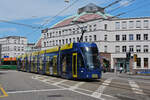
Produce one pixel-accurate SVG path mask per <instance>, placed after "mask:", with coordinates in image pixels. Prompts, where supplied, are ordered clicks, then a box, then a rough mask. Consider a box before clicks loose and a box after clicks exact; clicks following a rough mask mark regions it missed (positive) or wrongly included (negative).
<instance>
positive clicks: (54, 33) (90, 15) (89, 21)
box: [39, 4, 150, 72]
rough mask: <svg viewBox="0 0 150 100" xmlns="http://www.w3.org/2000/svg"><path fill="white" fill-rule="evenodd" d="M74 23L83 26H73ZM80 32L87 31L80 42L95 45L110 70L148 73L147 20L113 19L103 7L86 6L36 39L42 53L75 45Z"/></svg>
mask: <svg viewBox="0 0 150 100" xmlns="http://www.w3.org/2000/svg"><path fill="white" fill-rule="evenodd" d="M77 21H78V22H83V23H74V22H77ZM81 29H85V30H86V32H85V33H84V36H83V41H84V42H95V43H96V44H97V45H98V48H99V52H100V55H101V59H102V60H101V61H102V62H103V61H106V62H107V66H109V69H110V70H115V69H119V68H120V66H122V67H123V68H124V69H125V70H126V71H128V72H130V71H131V70H132V71H133V72H134V71H139V70H140V71H144V70H150V17H141V18H112V16H111V15H109V14H106V13H105V12H104V8H101V7H98V6H96V5H94V4H89V5H87V6H85V7H82V8H80V9H79V10H78V13H77V14H76V15H74V16H70V17H68V18H66V19H64V20H62V21H61V22H59V23H56V24H55V25H54V26H53V27H51V28H48V29H45V30H43V31H42V34H41V39H40V40H39V41H40V43H41V46H42V50H44V49H48V48H51V47H53V46H56V45H63V44H66V43H71V42H78V41H79V38H80V37H81V33H82V31H81ZM127 52H130V53H131V59H130V62H129V60H127V59H126V53H127ZM134 54H136V55H137V59H136V62H135V61H134V60H133V55H134ZM104 63H105V62H104ZM129 65H130V66H129Z"/></svg>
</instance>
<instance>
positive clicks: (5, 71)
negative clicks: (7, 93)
mask: <svg viewBox="0 0 150 100" xmlns="http://www.w3.org/2000/svg"><path fill="white" fill-rule="evenodd" d="M1 72H4V73H8V72H17V71H16V70H3V71H0V73H1Z"/></svg>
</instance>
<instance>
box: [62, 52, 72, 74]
mask: <svg viewBox="0 0 150 100" xmlns="http://www.w3.org/2000/svg"><path fill="white" fill-rule="evenodd" d="M70 57H71V56H70V54H63V55H62V56H61V65H62V71H63V72H66V71H67V67H69V66H71V58H70Z"/></svg>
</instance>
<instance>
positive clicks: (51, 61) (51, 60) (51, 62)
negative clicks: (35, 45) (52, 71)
mask: <svg viewBox="0 0 150 100" xmlns="http://www.w3.org/2000/svg"><path fill="white" fill-rule="evenodd" d="M52 66H53V58H51V59H50V67H52Z"/></svg>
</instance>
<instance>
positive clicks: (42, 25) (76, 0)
mask: <svg viewBox="0 0 150 100" xmlns="http://www.w3.org/2000/svg"><path fill="white" fill-rule="evenodd" d="M78 1H79V0H75V1H74V2H72V3H71V4H70V5H69V6H67V7H65V8H64V9H62V10H61V11H60V12H58V13H57V14H56V15H55V16H53V17H51V18H50V19H48V20H46V21H45V22H43V23H42V24H41V25H40V27H42V29H43V28H44V26H45V25H47V24H48V23H49V22H50V21H52V20H53V19H54V18H56V17H58V16H59V15H60V14H62V13H63V12H64V11H66V10H68V9H69V8H70V7H72V6H73V5H74V4H75V3H77V2H78ZM37 31H39V29H36V30H34V31H32V32H29V33H26V35H29V34H31V33H34V32H37Z"/></svg>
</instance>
